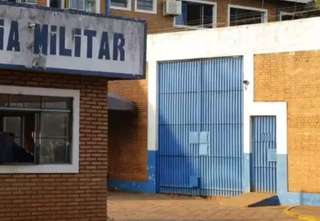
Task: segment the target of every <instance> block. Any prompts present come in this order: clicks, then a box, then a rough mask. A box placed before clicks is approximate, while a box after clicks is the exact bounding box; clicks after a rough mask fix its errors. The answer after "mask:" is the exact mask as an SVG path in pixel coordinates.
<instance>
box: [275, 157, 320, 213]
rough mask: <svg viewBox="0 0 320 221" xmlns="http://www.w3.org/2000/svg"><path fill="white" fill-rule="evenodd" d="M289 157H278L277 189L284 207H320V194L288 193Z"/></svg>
mask: <svg viewBox="0 0 320 221" xmlns="http://www.w3.org/2000/svg"><path fill="white" fill-rule="evenodd" d="M287 168H288V155H286V154H283V155H280V154H278V155H277V179H278V183H277V188H278V197H279V200H280V203H281V204H282V205H303V206H317V207H320V194H315V193H301V192H300V193H296V192H288V169H287Z"/></svg>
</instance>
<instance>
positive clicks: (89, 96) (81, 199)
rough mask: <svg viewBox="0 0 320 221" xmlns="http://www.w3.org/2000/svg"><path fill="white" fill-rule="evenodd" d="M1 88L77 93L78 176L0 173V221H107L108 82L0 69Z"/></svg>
mask: <svg viewBox="0 0 320 221" xmlns="http://www.w3.org/2000/svg"><path fill="white" fill-rule="evenodd" d="M0 85H16V86H30V87H52V88H63V89H79V90H80V92H81V95H80V96H81V97H80V173H79V174H16V175H10V174H8V175H3V174H0V220H1V221H7V220H10V221H11V220H31V221H34V220H41V221H44V220H46V221H49V220H52V221H53V220H54V221H58V220H59V221H62V220H68V221H69V220H70V221H71V220H73V221H106V182H107V181H106V173H107V145H108V141H107V140H108V110H107V104H108V103H107V99H108V96H107V90H108V89H107V79H105V78H96V77H81V76H76V75H60V74H45V73H26V72H25V73H23V72H16V71H5V70H1V71H0ZM0 87H1V86H0Z"/></svg>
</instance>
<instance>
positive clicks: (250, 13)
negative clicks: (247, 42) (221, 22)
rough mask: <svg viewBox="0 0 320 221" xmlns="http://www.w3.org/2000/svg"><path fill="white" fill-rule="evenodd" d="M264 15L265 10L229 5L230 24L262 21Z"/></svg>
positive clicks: (249, 23)
mask: <svg viewBox="0 0 320 221" xmlns="http://www.w3.org/2000/svg"><path fill="white" fill-rule="evenodd" d="M264 16H265V12H260V11H254V10H248V9H240V8H232V7H231V8H230V15H229V20H230V26H238V25H251V24H259V23H263V22H264Z"/></svg>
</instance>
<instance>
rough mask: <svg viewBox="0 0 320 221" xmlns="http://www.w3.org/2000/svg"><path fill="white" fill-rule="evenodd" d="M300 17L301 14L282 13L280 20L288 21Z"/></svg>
mask: <svg viewBox="0 0 320 221" xmlns="http://www.w3.org/2000/svg"><path fill="white" fill-rule="evenodd" d="M297 19H301V16H299V15H294V14H283V15H281V21H290V20H297Z"/></svg>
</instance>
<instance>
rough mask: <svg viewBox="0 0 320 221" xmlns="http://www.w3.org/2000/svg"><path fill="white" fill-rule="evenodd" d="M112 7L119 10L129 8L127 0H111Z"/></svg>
mask: <svg viewBox="0 0 320 221" xmlns="http://www.w3.org/2000/svg"><path fill="white" fill-rule="evenodd" d="M111 6H113V7H119V8H127V7H128V1H127V0H111Z"/></svg>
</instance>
